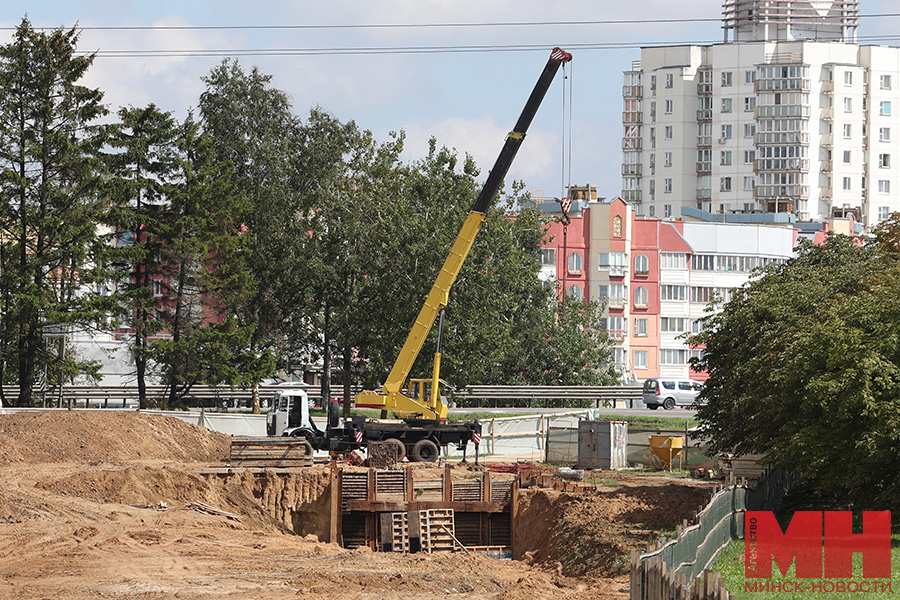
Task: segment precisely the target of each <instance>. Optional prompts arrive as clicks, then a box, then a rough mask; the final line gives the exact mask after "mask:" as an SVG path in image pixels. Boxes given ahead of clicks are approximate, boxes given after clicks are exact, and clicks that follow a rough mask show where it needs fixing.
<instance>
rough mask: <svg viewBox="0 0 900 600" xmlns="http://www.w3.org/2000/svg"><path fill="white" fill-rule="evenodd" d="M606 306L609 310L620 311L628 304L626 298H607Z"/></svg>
mask: <svg viewBox="0 0 900 600" xmlns="http://www.w3.org/2000/svg"><path fill="white" fill-rule="evenodd" d="M606 302H607V306H608V307H609V308H613V309H617V310H621V309H623V308H625V305H626V304H627V303H628V300H627V299H626V298H607V299H606Z"/></svg>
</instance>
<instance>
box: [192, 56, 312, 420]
mask: <svg viewBox="0 0 900 600" xmlns="http://www.w3.org/2000/svg"><path fill="white" fill-rule="evenodd" d="M203 82H204V83H205V84H206V89H205V91H204V92H203V94H202V95H201V97H200V115H201V121H202V125H203V130H204V132H205V133H206V134H207V135H209V136H210V138H211V140H212V143H213V146H214V148H215V150H216V152H217V154H218V157H219V158H220V159H221V160H224V161H227V162H228V163H229V164H231V166H232V169H233V171H234V175H235V178H236V185H237V188H238V190H239V193H240V194H241V195H242V196H243V197H244V198H245V200H246V201H247V202H248V207H247V212H246V214H245V216H244V225H245V226H246V228H247V229H248V231H249V232H250V233H251V236H250V237H251V242H250V246H249V247H248V248H247V250H246V253H245V256H244V262H245V264H247V265H248V268H249V269H250V272H251V275H252V277H253V280H254V281H253V284H252V287H251V288H250V289H252V290H253V295H252V296H251V297H249V298H247V300H246V302H245V303H244V305H243V307H242V309H241V310H239V311H236V312H235V313H234V319H236V321H237V322H238V323H239V324H240V326H241V327H246V326H250V325H253V330H252V331H253V337H252V339H251V342H250V347H251V351H253V352H256V353H257V356H258V357H259V358H261V359H262V358H263V357H264V356H265V355H267V353H269V352H274V353H275V354H276V356H277V357H278V359H279V362H280V363H281V364H282V365H284V364H287V363H290V362H291V358H292V356H291V355H290V353H289V351H290V348H288V347H287V346H286V344H285V337H284V331H285V330H286V329H289V328H292V327H299V326H300V325H299V324H297V323H295V322H293V321H292V318H293V316H294V312H293V311H291V310H290V309H289V308H288V307H282V306H279V305H278V304H277V300H278V299H279V298H295V297H297V295H298V294H299V293H300V291H299V290H292V289H288V285H289V282H288V280H289V279H290V280H291V281H293V280H294V279H293V278H290V277H289V275H290V274H291V273H293V272H294V271H295V270H296V269H298V268H302V265H298V264H297V261H296V257H294V256H293V255H292V254H291V251H290V247H291V245H292V242H293V240H292V236H294V235H297V234H298V233H297V232H296V230H295V229H294V228H293V227H291V223H292V222H294V221H296V217H297V213H298V211H299V210H300V207H299V206H298V198H297V196H298V194H297V188H298V185H299V184H298V179H300V178H302V174H300V173H298V172H297V170H296V166H297V162H298V159H297V155H298V152H299V151H300V150H301V148H299V147H298V144H299V142H298V137H299V134H298V119H297V118H296V117H295V116H294V115H293V114H292V112H291V104H290V100H289V99H288V96H287V94H285V93H284V92H283V91H281V90H279V89H277V88H275V87H273V86H272V77H271V76H270V75H266V74H263V73H262V72H260V71H259V69H257V68H256V67H252V68H251V69H250V70H249V71H245V70H244V69H243V67H242V66H241V65H240V64H239V63H238V62H237V61H231V60H228V59H226V60H224V61H223V62H222V63H221V64H219V65H218V66H216V67H214V68H213V69H212V70H211V71H210V73H209V74H208V75H207V76H206V77H204V78H203ZM254 389H256V388H254ZM254 411H255V412H258V411H259V399H258V397H255V398H254Z"/></svg>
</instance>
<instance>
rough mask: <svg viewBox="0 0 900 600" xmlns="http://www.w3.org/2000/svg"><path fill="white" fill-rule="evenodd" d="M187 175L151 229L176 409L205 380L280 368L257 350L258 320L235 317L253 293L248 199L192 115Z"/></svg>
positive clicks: (162, 364)
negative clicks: (254, 342)
mask: <svg viewBox="0 0 900 600" xmlns="http://www.w3.org/2000/svg"><path fill="white" fill-rule="evenodd" d="M179 150H180V151H181V156H180V161H179V178H178V180H177V181H175V182H174V183H172V184H171V185H169V186H167V190H166V197H167V203H166V207H165V211H164V212H162V213H161V214H160V218H158V219H155V220H152V221H150V222H149V223H150V225H149V227H148V228H149V229H150V231H149V232H148V234H149V235H152V236H154V237H155V238H156V239H157V240H158V244H159V248H160V253H161V260H160V270H161V273H162V275H163V277H162V278H161V279H159V280H156V282H155V283H154V285H156V286H158V290H157V295H158V296H159V299H158V300H159V304H158V306H157V309H156V316H157V318H158V319H159V320H160V321H161V328H162V329H163V330H164V331H165V332H166V333H167V334H168V335H167V336H164V337H162V338H161V339H159V340H156V341H154V343H153V344H152V345H151V346H150V348H149V349H148V354H149V356H150V358H152V359H153V360H154V362H155V363H156V364H157V365H158V367H159V368H160V369H161V371H162V375H163V380H164V381H165V383H166V385H167V386H168V394H169V396H168V400H167V404H168V408H175V407H177V406H180V405H181V404H182V401H181V398H182V397H183V396H184V395H185V394H186V393H187V392H188V391H189V390H190V388H191V387H192V386H193V385H195V384H198V383H207V384H211V385H216V384H228V385H232V386H234V385H246V384H248V383H251V382H256V381H258V380H259V378H260V377H261V376H262V374H263V373H265V372H269V371H270V370H271V368H272V365H271V364H270V361H269V360H268V358H269V357H268V355H267V354H265V353H263V354H259V353H257V352H255V351H253V350H252V349H251V347H250V346H251V340H252V337H253V333H254V327H253V325H246V324H242V323H241V322H240V320H239V319H238V318H237V317H236V316H235V315H236V313H237V312H238V311H239V310H241V309H243V307H244V305H245V304H246V298H247V297H248V296H250V295H252V294H253V292H254V288H253V280H252V277H251V273H250V270H249V268H248V266H247V263H246V260H245V255H246V250H247V248H249V247H250V245H251V244H252V233H251V232H249V231H248V230H247V229H246V227H245V226H244V222H243V221H244V217H245V215H246V213H247V207H246V197H245V196H243V195H241V194H239V193H238V192H237V187H236V185H235V179H234V176H233V173H232V171H231V167H230V165H229V164H227V163H225V162H223V161H221V160H219V158H218V153H217V152H216V151H215V149H214V147H213V144H212V141H211V140H210V139H209V138H208V137H206V136H204V135H203V134H202V133H200V128H199V126H198V124H197V123H195V122H194V121H193V119H192V118H191V117H188V119H187V121H186V122H185V123H184V124H183V125H182V127H181V131H180V135H179Z"/></svg>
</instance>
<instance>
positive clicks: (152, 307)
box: [108, 104, 178, 408]
mask: <svg viewBox="0 0 900 600" xmlns="http://www.w3.org/2000/svg"><path fill="white" fill-rule="evenodd" d="M118 114H119V122H118V123H117V124H116V126H115V128H114V131H113V134H112V136H111V139H110V146H111V147H112V148H114V149H115V150H117V151H116V152H114V153H112V154H110V155H109V157H108V162H109V166H110V169H109V170H110V174H111V178H110V181H109V194H110V196H111V197H113V198H114V199H115V200H116V206H117V207H118V209H117V210H116V211H114V213H113V220H114V222H115V224H116V231H117V234H118V239H117V240H116V245H117V246H119V247H120V248H121V249H122V254H123V256H122V259H121V260H122V263H121V264H122V267H123V273H122V276H123V277H122V280H121V281H120V286H119V293H118V297H119V298H120V300H121V310H122V313H121V314H122V316H124V317H125V319H126V322H127V323H129V324H130V326H131V330H132V331H133V337H132V338H131V340H130V342H129V343H130V348H131V354H132V356H133V358H134V365H135V375H136V378H137V385H138V397H139V402H140V406H141V408H147V407H148V402H147V391H146V390H147V387H146V378H147V375H148V366H149V365H148V360H149V353H148V350H149V345H150V338H151V336H153V335H154V334H156V333H158V332H159V330H160V328H161V326H162V324H161V322H160V321H159V320H158V319H156V308H157V305H158V303H159V300H158V298H157V297H156V296H154V293H153V292H154V290H153V285H154V281H156V280H158V279H159V278H160V277H161V275H162V273H161V267H162V265H161V264H160V263H159V261H158V260H157V259H158V257H159V256H160V255H161V253H160V250H161V248H160V245H159V240H158V239H156V238H154V237H152V236H150V235H148V233H147V232H149V231H150V230H151V229H152V228H153V226H154V223H156V222H157V221H158V220H159V219H160V218H164V217H165V214H164V213H163V214H160V211H165V209H166V208H165V207H166V204H167V201H168V198H167V197H166V189H167V186H169V185H170V184H171V183H172V181H173V178H174V176H175V170H176V166H177V158H178V149H177V147H176V144H177V139H178V125H177V123H176V122H175V120H174V119H173V118H172V115H171V113H169V112H163V111H161V110H159V108H157V107H156V105H154V104H150V105H148V106H146V107H144V108H133V107H128V108H122V109H121V110H120V111H119V113H118ZM125 261H127V262H125ZM129 269H130V270H129Z"/></svg>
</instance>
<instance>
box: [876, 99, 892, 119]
mask: <svg viewBox="0 0 900 600" xmlns="http://www.w3.org/2000/svg"><path fill="white" fill-rule="evenodd" d="M878 107H879V110H878V112H879V113H880V114H881V115H882V116H884V117H889V116H891V103H890V102H889V101H884V102H881V103H879V105H878Z"/></svg>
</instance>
